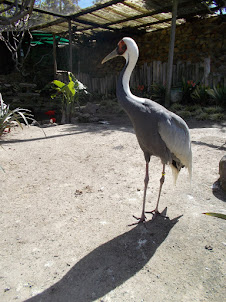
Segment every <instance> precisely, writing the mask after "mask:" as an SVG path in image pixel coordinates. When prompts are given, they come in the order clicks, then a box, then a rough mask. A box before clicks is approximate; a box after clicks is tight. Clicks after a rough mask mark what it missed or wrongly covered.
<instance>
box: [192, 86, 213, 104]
mask: <svg viewBox="0 0 226 302" xmlns="http://www.w3.org/2000/svg"><path fill="white" fill-rule="evenodd" d="M207 89H208V88H207V87H206V86H204V85H196V87H195V90H194V91H193V92H192V93H191V98H192V99H193V100H195V101H197V102H198V103H199V104H207V103H208V101H209V94H208V93H207Z"/></svg>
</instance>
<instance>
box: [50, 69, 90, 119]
mask: <svg viewBox="0 0 226 302" xmlns="http://www.w3.org/2000/svg"><path fill="white" fill-rule="evenodd" d="M68 80H69V82H68V83H67V84H65V83H63V82H61V81H58V80H54V81H53V82H52V84H53V86H52V88H53V89H55V90H56V93H54V94H52V95H51V98H52V99H53V98H57V97H60V99H61V105H62V107H61V108H62V120H61V122H62V123H70V122H71V117H72V114H73V112H74V106H75V102H77V104H78V106H79V107H80V104H79V96H80V94H81V92H86V93H87V91H86V87H85V86H84V85H83V84H82V83H81V82H79V81H78V80H77V79H76V77H75V76H74V75H73V74H72V73H71V72H68Z"/></svg>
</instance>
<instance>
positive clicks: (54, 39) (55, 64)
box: [53, 34, 57, 79]
mask: <svg viewBox="0 0 226 302" xmlns="http://www.w3.org/2000/svg"><path fill="white" fill-rule="evenodd" d="M56 48H57V45H56V36H55V34H53V76H54V79H56V78H57V57H56Z"/></svg>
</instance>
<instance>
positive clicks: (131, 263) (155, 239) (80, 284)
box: [27, 209, 181, 302]
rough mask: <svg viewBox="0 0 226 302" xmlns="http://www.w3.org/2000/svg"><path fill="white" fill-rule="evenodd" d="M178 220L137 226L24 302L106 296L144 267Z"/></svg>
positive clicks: (158, 220)
mask: <svg viewBox="0 0 226 302" xmlns="http://www.w3.org/2000/svg"><path fill="white" fill-rule="evenodd" d="M165 212H166V209H165ZM164 214H165V213H164ZM180 217H181V216H180ZM180 217H176V218H174V219H172V220H170V219H164V218H162V217H157V218H156V219H155V220H154V221H148V222H147V223H146V228H145V227H144V226H143V225H137V226H136V227H134V228H132V229H130V230H129V231H128V232H126V233H124V234H122V235H119V236H118V237H116V238H114V239H112V240H110V241H108V242H106V243H104V244H103V245H101V246H99V247H98V248H96V249H95V250H93V251H92V252H90V253H89V254H88V255H87V256H85V257H84V258H82V259H81V260H80V261H79V262H78V263H76V264H75V265H74V266H73V268H71V270H70V271H68V272H67V274H66V275H65V276H64V277H63V278H62V279H61V280H60V281H58V282H57V283H55V284H54V285H52V286H51V287H49V288H48V289H46V290H45V291H43V292H42V293H40V294H38V295H36V296H34V297H32V298H30V299H28V300H27V301H30V302H36V301H45V302H48V301H55V302H57V301H67V302H72V301H73V302H74V301H76V302H90V301H94V300H96V299H98V298H100V297H102V296H104V295H106V294H107V293H109V292H110V291H111V290H113V289H114V288H116V287H117V286H119V285H120V284H122V283H123V282H125V281H126V280H128V279H129V278H131V277H132V276H133V275H135V274H136V273H137V272H139V271H140V270H141V269H142V268H143V267H144V266H145V264H146V263H147V262H148V261H149V260H150V259H151V258H152V256H153V255H154V254H155V252H156V251H157V249H158V248H159V246H160V245H161V244H162V243H163V242H164V240H165V239H166V237H167V236H168V234H169V232H170V230H171V229H172V228H173V226H174V225H175V224H176V223H177V222H178V221H179V218H180Z"/></svg>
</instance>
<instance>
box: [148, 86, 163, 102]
mask: <svg viewBox="0 0 226 302" xmlns="http://www.w3.org/2000/svg"><path fill="white" fill-rule="evenodd" d="M151 91H152V98H153V100H154V101H155V102H157V103H159V104H164V101H165V95H166V87H165V86H164V85H162V84H158V83H154V84H153V85H152V86H151Z"/></svg>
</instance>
